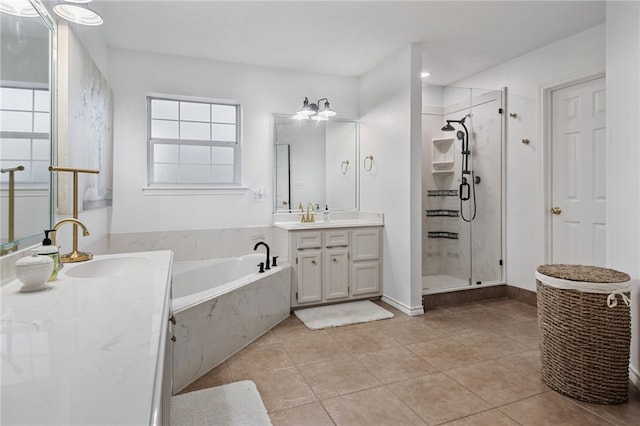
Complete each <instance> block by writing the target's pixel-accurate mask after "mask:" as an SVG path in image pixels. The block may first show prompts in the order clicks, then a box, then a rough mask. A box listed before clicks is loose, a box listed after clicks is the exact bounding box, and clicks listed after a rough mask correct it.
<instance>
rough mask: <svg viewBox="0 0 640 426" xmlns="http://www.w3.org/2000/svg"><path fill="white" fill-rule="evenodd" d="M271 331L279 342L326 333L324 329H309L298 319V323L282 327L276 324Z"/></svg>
mask: <svg viewBox="0 0 640 426" xmlns="http://www.w3.org/2000/svg"><path fill="white" fill-rule="evenodd" d="M271 331H273V334H274V336H276V338H277V339H278V341H280V342H290V341H295V340H299V339H306V338H308V337H318V336H322V335H325V334H327V331H326V330H311V329H309V328H307V326H306V325H304V324H303V323H302V322H300V321H299V324H293V325H287V326H282V327H279V326H276V327H275V328H273V329H272V330H271Z"/></svg>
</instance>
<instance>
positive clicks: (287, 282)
mask: <svg viewBox="0 0 640 426" xmlns="http://www.w3.org/2000/svg"><path fill="white" fill-rule="evenodd" d="M264 261H265V255H264V253H257V254H248V255H245V256H241V257H230V258H220V259H208V260H196V261H185V262H174V264H173V283H172V298H173V300H172V307H173V314H174V315H175V317H176V325H175V326H174V330H173V331H174V333H173V334H174V335H175V336H176V342H175V344H174V349H173V392H174V393H175V392H177V391H179V390H181V389H182V388H184V387H185V386H187V385H188V384H189V383H191V382H193V381H194V380H196V379H197V378H198V377H200V376H202V375H203V374H205V373H206V372H208V371H209V370H211V369H212V368H214V367H215V366H216V365H218V364H220V363H221V362H223V361H224V360H226V359H227V358H229V357H230V356H231V355H233V354H234V353H236V352H238V351H239V350H240V349H242V348H243V347H245V346H246V345H248V344H249V343H251V342H252V341H254V340H255V339H257V338H258V337H260V336H261V335H262V334H264V333H265V332H267V331H268V330H270V329H271V328H272V327H273V326H275V325H276V324H278V323H279V322H280V321H282V320H283V319H285V318H287V317H288V316H289V311H290V307H291V299H290V298H291V290H290V289H291V268H290V266H289V265H288V264H284V265H280V266H277V267H272V268H271V269H270V270H267V271H265V272H264V273H258V266H257V265H258V263H260V262H264Z"/></svg>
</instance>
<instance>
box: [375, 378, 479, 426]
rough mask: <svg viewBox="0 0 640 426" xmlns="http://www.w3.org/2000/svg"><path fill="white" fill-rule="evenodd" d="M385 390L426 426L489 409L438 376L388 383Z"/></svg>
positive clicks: (451, 381)
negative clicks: (409, 409)
mask: <svg viewBox="0 0 640 426" xmlns="http://www.w3.org/2000/svg"><path fill="white" fill-rule="evenodd" d="M387 388H388V389H389V390H391V391H392V392H393V393H394V394H395V395H396V396H397V397H398V398H400V400H401V401H402V402H403V403H404V404H405V405H407V406H408V407H409V408H411V409H412V410H413V411H414V412H415V413H416V414H418V415H419V416H420V417H421V418H422V420H424V421H425V422H426V423H427V424H429V425H436V424H440V423H444V422H448V421H451V420H455V419H459V418H462V417H466V416H469V415H471V414H475V413H479V412H481V411H485V410H488V409H489V408H490V407H489V405H488V404H487V403H486V402H484V401H483V400H481V399H480V398H478V397H477V396H476V395H474V394H473V393H471V392H470V391H469V390H467V389H465V388H464V387H463V386H461V385H460V384H458V383H456V382H455V381H454V380H453V379H451V378H450V377H448V376H446V375H445V374H442V373H437V374H430V375H428V376H422V377H418V378H415V379H408V380H404V381H402V382H396V383H392V384H390V385H387Z"/></svg>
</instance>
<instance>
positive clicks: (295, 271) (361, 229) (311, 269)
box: [274, 213, 384, 308]
mask: <svg viewBox="0 0 640 426" xmlns="http://www.w3.org/2000/svg"><path fill="white" fill-rule="evenodd" d="M344 216H346V218H345V217H344ZM349 216H351V217H349ZM293 217H296V216H295V215H294V216H292V217H289V219H293ZM296 218H297V219H298V220H280V221H276V222H274V239H275V240H276V241H277V242H279V243H280V246H281V247H282V248H281V250H280V252H283V253H287V257H288V260H289V263H291V268H292V269H291V271H292V272H291V275H292V276H291V307H292V308H299V307H303V306H313V305H321V304H328V303H335V302H342V301H350V300H357V299H364V298H372V297H378V296H381V295H382V232H383V226H384V222H383V216H382V214H366V213H362V214H359V213H354V214H351V215H347V214H344V215H343V218H340V219H332V220H330V221H328V222H323V221H319V222H300V220H299V216H298V217H296ZM321 220H322V219H321Z"/></svg>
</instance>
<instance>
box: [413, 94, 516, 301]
mask: <svg viewBox="0 0 640 426" xmlns="http://www.w3.org/2000/svg"><path fill="white" fill-rule="evenodd" d="M505 96H506V89H501V90H484V89H475V88H462V87H451V86H448V87H442V86H426V85H425V86H423V97H422V98H423V114H422V159H423V161H422V164H423V171H422V207H423V218H422V230H423V236H422V247H423V253H422V287H423V294H433V293H442V292H448V291H458V290H464V289H470V288H478V287H481V286H491V285H498V284H503V283H504V278H503V268H504V264H503V259H504V255H503V235H504V223H503V221H504V220H503V219H504V196H503V193H504V187H505V185H504V171H503V169H504V155H503V153H504V136H505V113H504V111H505V108H504V99H505Z"/></svg>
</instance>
